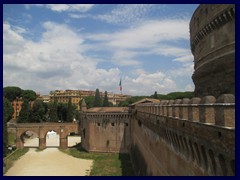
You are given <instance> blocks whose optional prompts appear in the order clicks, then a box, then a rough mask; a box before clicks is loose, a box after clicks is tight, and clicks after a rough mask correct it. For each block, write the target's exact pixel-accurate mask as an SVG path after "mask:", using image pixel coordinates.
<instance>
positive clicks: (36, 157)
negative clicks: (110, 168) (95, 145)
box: [5, 148, 93, 176]
mask: <svg viewBox="0 0 240 180" xmlns="http://www.w3.org/2000/svg"><path fill="white" fill-rule="evenodd" d="M92 163H93V161H92V160H85V159H79V158H74V157H72V156H69V155H67V154H65V153H63V152H61V151H59V150H58V149H57V148H47V149H45V150H43V151H40V152H36V148H30V149H29V151H28V152H27V153H26V154H25V155H24V156H22V157H21V158H20V159H19V160H17V161H16V162H15V163H14V166H13V167H12V168H10V169H9V170H8V172H7V173H6V174H5V175H6V176H85V175H88V174H89V172H90V169H91V166H92Z"/></svg>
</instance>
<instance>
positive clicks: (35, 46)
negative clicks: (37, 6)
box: [3, 22, 120, 93]
mask: <svg viewBox="0 0 240 180" xmlns="http://www.w3.org/2000/svg"><path fill="white" fill-rule="evenodd" d="M43 27H44V28H45V32H44V33H43V35H42V38H41V40H40V41H39V42H33V41H29V40H26V39H24V38H23V37H22V36H21V35H20V34H18V33H17V32H15V31H14V30H13V29H12V28H11V26H10V25H8V24H4V55H3V67H4V73H3V74H4V78H3V79H4V86H7V85H19V86H20V87H22V88H29V86H31V88H32V89H36V90H37V91H44V93H47V92H49V91H50V90H54V89H69V88H73V89H95V88H97V87H98V88H101V89H103V88H108V89H112V86H113V85H114V84H116V86H117V81H119V74H120V70H119V69H118V68H110V69H100V68H97V62H98V60H95V59H91V58H88V57H86V56H83V54H82V52H81V46H82V44H83V42H84V40H83V38H82V37H81V36H80V35H79V34H77V33H75V32H74V31H72V30H71V29H70V28H69V27H67V26H65V25H60V24H56V23H52V22H45V23H44V24H43ZM16 43H17V44H18V46H19V47H22V49H21V51H20V50H17V49H16V48H14V45H15V44H16ZM18 46H17V47H18ZM108 89H106V90H108Z"/></svg>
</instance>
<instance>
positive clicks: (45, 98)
mask: <svg viewBox="0 0 240 180" xmlns="http://www.w3.org/2000/svg"><path fill="white" fill-rule="evenodd" d="M38 99H39V100H42V101H43V102H44V103H49V102H50V96H49V95H41V96H39V98H38Z"/></svg>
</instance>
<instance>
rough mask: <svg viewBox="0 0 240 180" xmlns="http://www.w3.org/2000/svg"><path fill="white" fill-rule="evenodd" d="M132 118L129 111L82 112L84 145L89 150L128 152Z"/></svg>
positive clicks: (81, 123)
mask: <svg viewBox="0 0 240 180" xmlns="http://www.w3.org/2000/svg"><path fill="white" fill-rule="evenodd" d="M130 118H131V114H129V113H128V112H126V113H119V112H118V113H111V112H105V113H99V112H81V113H80V126H81V131H82V136H81V137H82V139H81V140H82V147H83V148H84V149H86V150H87V151H89V152H120V153H128V152H129V149H130V143H131V141H130Z"/></svg>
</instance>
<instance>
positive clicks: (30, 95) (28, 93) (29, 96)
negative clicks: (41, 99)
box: [22, 90, 37, 101]
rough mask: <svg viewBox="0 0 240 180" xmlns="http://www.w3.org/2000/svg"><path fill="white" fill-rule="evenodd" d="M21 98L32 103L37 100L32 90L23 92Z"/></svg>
mask: <svg viewBox="0 0 240 180" xmlns="http://www.w3.org/2000/svg"><path fill="white" fill-rule="evenodd" d="M22 97H23V99H24V100H25V99H26V100H28V101H34V100H35V99H36V98H37V94H36V92H35V91H33V90H23V92H22Z"/></svg>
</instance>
